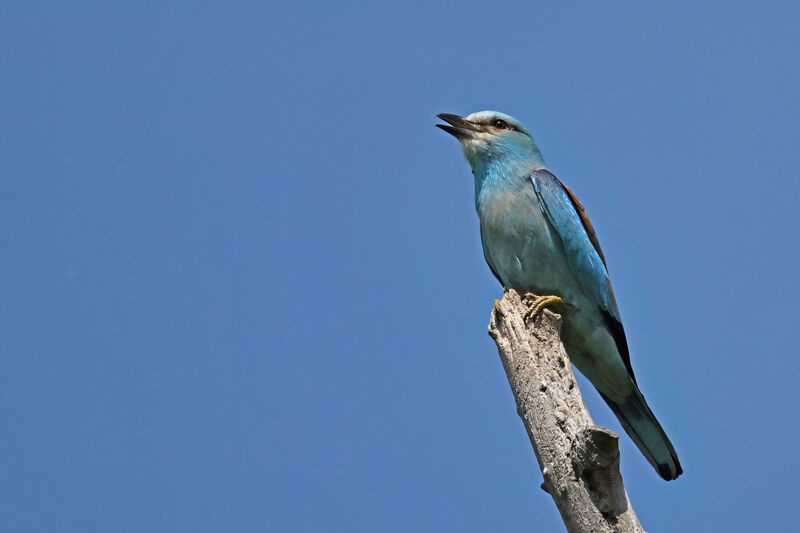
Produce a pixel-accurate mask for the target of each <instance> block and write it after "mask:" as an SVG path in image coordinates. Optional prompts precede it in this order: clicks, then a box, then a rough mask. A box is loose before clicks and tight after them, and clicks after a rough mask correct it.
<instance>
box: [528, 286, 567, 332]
mask: <svg viewBox="0 0 800 533" xmlns="http://www.w3.org/2000/svg"><path fill="white" fill-rule="evenodd" d="M522 303H523V304H524V305H525V307H527V308H528V310H527V311H525V314H524V315H522V319H523V320H524V321H525V323H526V324H529V323H531V322H533V321H534V319H535V318H536V316H537V315H539V314H540V313H541V312H542V311H544V308H545V307H548V306H550V305H553V304H567V305H569V302H567V301H566V300H565V299H563V298H561V297H560V296H539V295H537V294H533V293H530V292H527V293H525V296H523V297H522Z"/></svg>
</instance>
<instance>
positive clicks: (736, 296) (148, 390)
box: [0, 1, 800, 532]
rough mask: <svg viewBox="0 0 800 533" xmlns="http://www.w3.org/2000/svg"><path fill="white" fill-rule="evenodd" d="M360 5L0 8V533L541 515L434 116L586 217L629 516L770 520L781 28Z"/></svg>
mask: <svg viewBox="0 0 800 533" xmlns="http://www.w3.org/2000/svg"><path fill="white" fill-rule="evenodd" d="M379 4H380V5H372V4H368V3H350V2H336V3H333V2H331V3H311V4H299V3H292V4H290V3H286V4H283V5H279V4H278V3H272V2H267V3H263V2H253V3H230V2H229V3H225V4H224V5H223V4H221V3H220V4H211V3H198V2H170V3H165V2H132V3H130V4H129V5H123V4H121V3H115V2H112V3H109V2H97V3H83V2H78V3H56V2H31V1H27V2H16V3H12V2H4V3H3V5H2V7H0V98H2V106H1V107H0V127H1V128H2V130H1V133H0V217H1V218H0V244H2V254H1V256H0V422H1V424H2V434H1V435H0V457H2V459H0V480H1V481H0V530H2V531H7V532H28V531H31V532H33V531H36V532H39V531H41V532H67V531H69V532H86V531H114V532H123V531H124V532H128V531H129V532H142V531H165V532H167V531H169V532H173V531H187V532H202V531H209V532H211V531H276V532H279V531H280V532H283V531H287V532H295V531H297V532H315V531H342V532H354V531H364V532H368V531H369V532H372V531H398V532H401V531H402V532H406V531H462V532H467V531H474V532H484V531H520V532H522V531H542V532H544V531H561V530H563V526H562V525H561V521H560V518H559V517H558V514H557V512H556V510H555V506H554V505H553V503H552V501H551V499H550V498H549V496H548V495H547V494H545V493H544V492H542V491H541V490H540V489H539V484H540V483H541V473H540V472H539V469H538V467H537V465H536V462H535V459H534V456H533V453H532V450H531V447H530V444H529V443H528V440H527V437H526V435H525V432H524V429H523V427H522V424H521V423H520V421H519V419H518V417H517V415H516V413H515V408H514V403H513V398H512V396H511V394H510V391H509V388H508V384H507V382H506V380H505V376H504V374H503V371H502V367H501V365H500V361H499V359H498V357H497V354H496V350H495V348H494V345H493V343H492V341H491V339H490V338H489V337H488V336H487V334H486V327H487V323H488V319H489V311H490V308H491V304H492V301H493V299H494V298H496V297H498V296H499V295H500V294H501V289H500V287H499V285H498V284H497V283H496V281H495V280H494V279H493V277H492V275H491V273H490V272H489V269H488V268H487V267H486V265H485V264H484V261H483V257H482V254H481V248H480V242H479V237H478V226H477V217H476V216H475V213H474V206H473V184H472V179H471V176H470V174H469V169H468V167H467V164H466V162H465V161H464V160H463V158H462V156H461V154H460V150H459V148H458V146H457V143H456V142H455V141H454V140H453V139H452V138H450V137H449V136H447V135H446V134H444V133H443V132H441V131H440V130H438V129H436V128H434V126H433V125H434V123H435V122H436V119H435V118H434V115H435V113H438V112H452V113H462V114H466V113H470V112H473V111H477V110H480V109H486V108H489V109H498V110H502V111H505V112H507V113H510V114H512V115H514V116H515V117H517V118H518V119H520V120H522V121H523V122H524V123H525V124H526V125H527V126H528V128H529V129H530V130H531V131H532V132H533V134H534V136H535V137H536V139H537V141H538V143H539V146H540V147H541V149H542V152H543V153H544V156H545V159H546V160H547V162H548V163H549V165H550V167H551V168H552V169H553V170H554V171H555V172H556V174H557V175H559V176H560V177H561V178H562V179H563V180H564V181H565V182H566V183H567V184H569V185H570V186H571V187H572V188H573V190H575V191H576V193H577V194H578V195H579V196H580V198H581V199H582V200H583V202H584V204H585V205H586V207H587V209H588V210H589V212H590V214H591V215H592V219H593V221H594V224H595V226H596V228H597V229H598V233H599V236H600V239H601V242H602V244H603V247H604V251H605V253H606V256H607V258H608V261H609V268H610V271H611V276H612V280H613V282H614V284H615V289H616V294H617V298H618V300H619V303H620V308H621V311H622V315H623V318H624V320H625V327H626V330H627V332H628V337H629V341H630V343H631V347H632V358H633V366H634V368H635V369H636V372H637V376H638V380H639V383H640V385H641V387H642V389H643V390H644V392H645V394H646V396H647V398H648V399H649V401H650V404H651V406H652V407H653V409H654V410H655V412H656V413H657V414H658V416H659V418H660V419H661V420H662V422H663V424H664V426H665V427H666V429H667V430H668V432H669V434H670V436H671V438H672V440H673V442H674V444H675V446H676V448H677V450H678V452H679V454H680V457H681V460H682V462H683V466H684V469H685V474H684V476H683V477H681V478H680V479H679V480H678V481H676V482H671V483H666V482H664V481H662V480H660V479H659V478H658V477H657V476H656V474H655V473H654V472H653V470H652V469H651V468H650V466H649V465H648V464H647V463H646V461H645V460H644V458H643V457H642V456H641V455H640V454H639V452H638V451H637V450H636V449H635V447H634V446H633V445H632V443H631V441H630V439H628V438H627V437H623V438H622V439H621V447H622V470H623V476H624V478H625V481H626V485H627V488H628V491H629V493H630V497H631V500H632V502H633V504H634V507H635V509H636V511H637V512H638V514H639V517H640V519H641V520H642V523H643V524H644V526H645V527H646V528H647V529H648V530H650V531H726V532H734V531H742V532H745V531H754V530H763V529H765V528H766V529H767V530H770V531H788V530H791V529H794V528H796V527H797V526H796V524H797V520H798V518H799V517H798V511H797V502H798V498H800V493H799V491H798V485H797V477H798V474H800V469H798V465H797V457H798V454H797V445H798V442H799V441H800V432H799V431H798V427H797V424H796V422H795V419H796V413H797V409H798V406H799V405H800V402H798V400H797V397H796V394H795V390H796V389H797V375H798V371H799V370H800V358H799V357H798V350H797V345H796V343H795V334H796V333H797V330H798V326H799V325H798V309H797V304H796V302H797V299H798V297H799V296H800V288H799V287H798V281H797V274H798V271H799V270H800V254H798V252H797V245H798V223H797V218H796V205H797V201H798V193H799V192H800V187H799V186H798V180H797V174H798V166H799V165H798V163H799V162H798V148H797V142H798V136H799V134H800V118H799V117H800V103H798V102H800V99H799V98H798V94H800V66H798V65H800V62H798V58H797V54H798V47H799V46H800V39H799V38H798V30H797V20H798V17H800V11H798V10H797V8H790V7H777V4H776V5H775V6H773V7H766V6H764V5H760V6H759V7H757V8H755V7H744V6H743V5H741V4H738V3H730V2H718V3H709V4H706V3H694V2H692V3H686V4H684V5H683V6H681V7H678V6H677V5H673V6H672V7H666V6H655V5H643V4H642V3H640V2H630V3H627V4H626V5H623V4H622V3H615V4H614V5H613V7H611V6H599V5H595V3H583V4H581V5H573V6H561V7H553V6H545V5H542V4H540V3H536V2H519V3H502V2H501V3H491V4H489V3H486V2H464V1H459V2H451V3H443V4H437V5H428V6H427V7H422V5H421V4H420V5H417V6H412V5H409V4H408V3H406V2H389V3H386V2H381V3H379ZM788 5H789V4H788V3H787V4H786V6H788ZM582 389H583V391H584V394H585V396H586V399H587V403H588V404H589V407H590V409H591V411H592V413H593V414H594V416H595V418H596V419H597V421H598V422H599V423H601V424H605V425H608V426H609V427H611V428H613V429H615V430H617V431H619V426H618V424H617V423H616V421H615V420H614V419H613V416H612V415H611V414H610V412H609V411H608V409H607V407H606V406H605V405H604V404H603V402H602V401H601V400H600V399H599V398H598V396H597V394H596V393H595V392H594V391H593V390H592V389H591V388H590V387H589V386H587V385H586V384H585V382H583V386H582Z"/></svg>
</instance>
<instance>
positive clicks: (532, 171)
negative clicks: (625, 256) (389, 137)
mask: <svg viewBox="0 0 800 533" xmlns="http://www.w3.org/2000/svg"><path fill="white" fill-rule="evenodd" d="M437 116H438V117H439V118H440V119H442V120H443V121H445V122H447V123H448V125H444V124H437V126H438V127H439V128H441V129H443V130H444V131H446V132H448V133H450V134H451V135H453V136H454V137H455V138H456V139H458V140H459V141H460V143H461V148H462V150H463V152H464V156H465V157H466V158H467V161H468V162H469V164H470V166H471V167H472V174H473V176H474V177H475V207H476V209H477V211H478V217H479V218H480V230H481V242H482V244H483V254H484V257H485V258H486V262H487V263H488V264H489V268H491V269H492V273H493V274H494V275H495V277H496V278H497V279H498V280H499V281H500V283H502V285H503V287H504V288H506V289H508V288H511V289H514V290H516V291H517V292H519V293H520V294H522V295H524V296H523V301H524V302H525V303H526V305H527V307H528V312H527V313H526V319H528V320H530V319H531V318H533V317H534V316H536V314H537V313H539V312H541V310H542V309H543V308H544V307H545V306H549V305H556V306H557V307H558V309H559V310H560V311H562V317H563V325H562V333H561V336H562V341H563V343H564V348H565V349H566V350H567V354H568V355H569V358H570V360H571V361H572V362H573V364H574V365H575V366H576V367H577V368H578V370H580V371H581V372H582V373H583V375H584V376H586V377H587V378H588V379H589V381H591V382H592V384H593V385H594V386H595V387H596V388H597V390H598V391H599V392H600V394H601V395H602V397H603V399H605V401H606V402H607V403H608V405H609V406H610V407H611V409H612V411H614V414H615V415H616V416H617V418H618V419H619V421H620V423H621V424H622V427H623V428H625V431H626V432H627V433H628V435H630V437H631V439H633V442H635V443H636V445H637V446H638V447H639V449H640V450H641V451H642V453H643V454H644V456H645V457H646V458H647V460H648V461H649V462H650V464H652V465H653V467H654V468H655V469H656V471H657V472H658V474H659V475H660V476H661V477H663V478H664V479H666V480H670V479H675V478H676V477H678V476H679V475H681V473H682V472H683V470H682V469H681V465H680V463H679V462H678V456H677V455H676V453H675V449H674V448H673V447H672V444H671V443H670V441H669V439H668V438H667V435H666V434H665V433H664V430H663V429H662V428H661V425H660V424H659V423H658V420H656V417H655V415H653V412H652V411H651V410H650V408H649V407H648V406H647V402H645V400H644V396H642V393H641V391H640V390H639V387H638V386H637V384H636V377H635V376H634V375H633V368H632V367H631V360H630V355H629V353H628V343H627V341H626V339H625V331H624V329H623V327H622V320H621V319H620V314H619V309H618V308H617V302H616V301H615V299H614V292H613V291H612V289H611V282H610V281H609V277H608V269H607V268H606V261H605V257H604V256H603V251H602V250H601V249H600V243H599V242H598V240H597V235H596V234H595V231H594V228H593V227H592V223H591V222H590V221H589V217H588V216H587V214H586V211H585V210H584V208H583V205H581V203H580V201H578V198H577V197H576V196H575V194H574V193H573V192H572V191H571V190H569V188H567V186H566V185H564V184H563V183H562V182H561V181H560V180H559V179H558V178H557V177H556V176H555V175H554V174H553V173H552V172H550V170H549V169H548V168H547V166H546V165H545V163H544V159H542V154H541V152H539V148H537V146H536V143H535V142H534V141H533V137H532V136H531V134H530V133H528V131H527V130H526V129H525V127H524V126H523V125H522V124H521V123H520V122H519V121H517V120H515V119H514V118H512V117H510V116H508V115H505V114H503V113H498V112H495V111H481V112H478V113H473V114H471V115H469V116H467V117H460V116H458V115H451V114H447V113H442V114H440V115H437Z"/></svg>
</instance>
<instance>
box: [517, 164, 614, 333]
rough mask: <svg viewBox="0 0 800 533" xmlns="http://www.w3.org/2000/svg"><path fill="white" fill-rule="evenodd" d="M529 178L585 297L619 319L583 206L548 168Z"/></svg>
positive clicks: (598, 248)
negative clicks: (559, 239)
mask: <svg viewBox="0 0 800 533" xmlns="http://www.w3.org/2000/svg"><path fill="white" fill-rule="evenodd" d="M532 180H533V187H534V189H535V190H536V195H537V196H538V197H539V203H540V204H541V206H542V211H543V212H544V214H545V216H546V217H547V219H548V220H549V221H550V223H551V224H552V226H553V228H554V229H555V230H556V233H558V236H559V237H560V238H561V242H562V244H563V246H564V252H565V253H566V256H567V262H568V264H569V268H570V271H571V272H572V275H573V276H575V278H576V279H577V280H578V282H579V283H580V286H581V288H582V289H583V292H584V294H585V295H586V296H587V297H589V298H590V299H591V300H593V301H594V302H595V303H596V304H597V305H598V306H599V307H600V308H601V309H602V310H604V311H606V312H607V313H609V314H610V315H611V316H612V317H613V318H614V319H616V320H617V321H620V316H619V310H618V309H617V303H616V301H615V300H614V293H613V291H612V289H611V282H610V281H609V279H608V271H607V270H606V265H605V262H604V258H603V252H602V251H601V250H600V246H599V244H598V243H597V237H596V236H595V235H594V229H593V228H592V226H591V222H589V219H588V217H587V216H586V213H585V211H584V210H583V206H582V205H581V204H580V202H578V199H577V198H576V197H575V195H573V194H572V193H571V191H569V189H567V188H566V187H565V186H564V184H563V183H561V181H559V179H558V178H557V177H555V175H553V173H552V172H550V171H549V170H546V169H542V170H537V171H536V172H534V173H533V176H532Z"/></svg>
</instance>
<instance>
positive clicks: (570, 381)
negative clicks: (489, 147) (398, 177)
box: [489, 290, 644, 533]
mask: <svg viewBox="0 0 800 533" xmlns="http://www.w3.org/2000/svg"><path fill="white" fill-rule="evenodd" d="M525 310H526V308H525V306H524V304H523V303H522V300H521V299H520V296H519V294H517V293H516V292H515V291H513V290H509V291H507V292H506V293H505V295H504V296H503V299H502V300H498V301H496V302H495V304H494V309H493V310H492V318H491V322H490V323H489V335H491V337H492V338H493V339H494V341H495V343H497V350H498V352H499V353H500V359H501V360H502V361H503V367H504V368H505V371H506V376H507V377H508V383H509V385H511V392H513V394H514V398H515V399H516V402H517V413H518V414H519V416H520V418H522V422H523V423H524V424H525V429H526V430H527V431H528V436H529V437H530V439H531V444H533V450H534V452H535V453H536V458H537V459H538V460H539V467H540V468H541V469H542V475H543V476H544V483H542V489H544V490H545V491H546V492H548V493H549V494H550V495H551V496H552V497H553V501H554V502H555V504H556V507H558V511H559V512H560V513H561V518H562V519H563V520H564V524H565V525H566V526H567V531H569V532H570V533H573V532H574V533H589V532H591V533H605V532H618V533H623V532H624V533H629V532H630V533H633V532H635V533H644V530H643V529H642V526H641V525H640V524H639V520H638V519H637V518H636V514H635V513H634V512H633V508H632V507H631V503H630V500H628V494H627V493H626V492H625V487H624V485H623V484H622V476H621V475H620V472H619V437H618V436H617V434H616V433H614V432H612V431H609V430H607V429H605V428H601V427H598V426H595V425H594V422H593V421H592V417H591V416H590V415H589V411H588V410H587V409H586V405H585V404H584V402H583V397H582V396H581V393H580V391H579V390H578V384H577V382H576V381H575V376H574V375H573V373H572V367H571V366H570V362H569V359H568V358H567V354H566V351H565V350H564V347H563V345H562V344H561V338H560V332H561V317H560V316H559V315H557V314H554V313H551V312H550V311H548V310H545V311H544V312H543V313H541V314H540V315H539V316H538V317H537V318H536V319H535V320H534V322H533V323H532V324H529V325H526V324H525V321H524V320H523V318H522V316H523V313H524V312H525Z"/></svg>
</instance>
